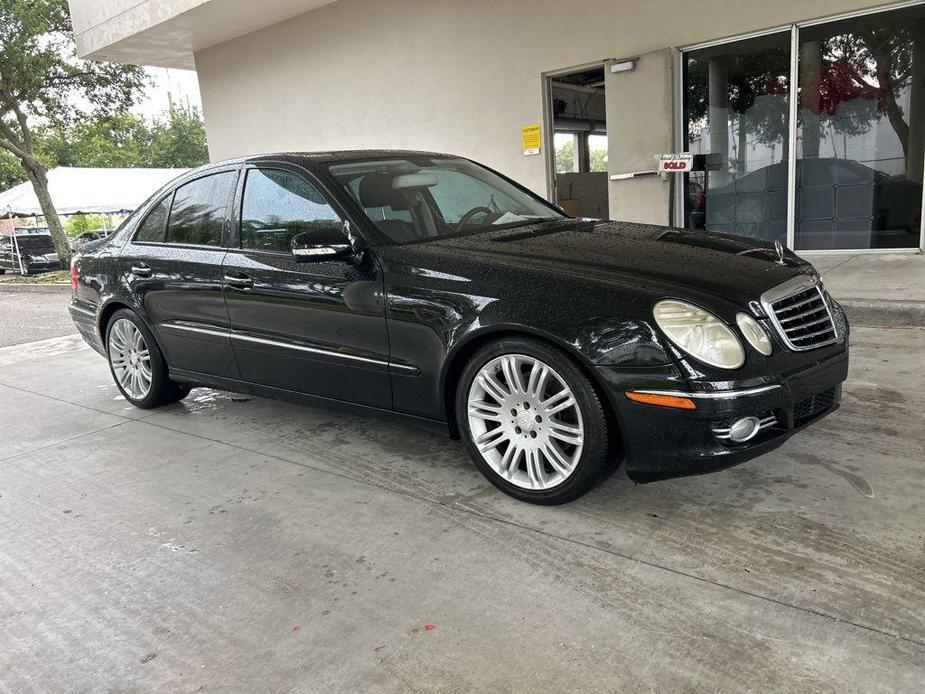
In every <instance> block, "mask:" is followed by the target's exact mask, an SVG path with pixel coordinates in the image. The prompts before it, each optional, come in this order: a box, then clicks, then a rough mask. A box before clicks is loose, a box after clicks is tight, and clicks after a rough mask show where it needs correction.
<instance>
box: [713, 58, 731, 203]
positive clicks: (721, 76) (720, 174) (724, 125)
mask: <svg viewBox="0 0 925 694" xmlns="http://www.w3.org/2000/svg"><path fill="white" fill-rule="evenodd" d="M707 66H708V75H709V79H708V82H709V87H708V99H709V109H710V110H709V114H710V115H709V118H710V121H709V123H710V153H711V154H718V155H720V157H721V159H722V164H721V165H720V168H719V170H718V171H713V172H711V176H710V177H711V179H712V181H711V183H712V185H713V186H722V185H725V184H726V183H727V182H728V181H729V158H730V157H729V155H730V152H729V59H728V58H726V57H725V56H722V57H719V58H710V61H709V62H708V64H707Z"/></svg>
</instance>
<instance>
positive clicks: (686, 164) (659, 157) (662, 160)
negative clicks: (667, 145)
mask: <svg viewBox="0 0 925 694" xmlns="http://www.w3.org/2000/svg"><path fill="white" fill-rule="evenodd" d="M693 168H694V155H693V154H691V153H690V152H675V153H670V154H656V155H655V170H656V171H658V172H659V173H686V172H688V171H690V170H691V169H693Z"/></svg>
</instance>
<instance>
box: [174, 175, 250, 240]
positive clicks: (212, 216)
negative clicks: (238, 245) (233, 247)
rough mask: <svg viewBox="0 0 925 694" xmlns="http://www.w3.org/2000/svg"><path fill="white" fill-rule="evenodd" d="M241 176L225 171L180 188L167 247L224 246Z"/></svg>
mask: <svg viewBox="0 0 925 694" xmlns="http://www.w3.org/2000/svg"><path fill="white" fill-rule="evenodd" d="M236 179H237V172H235V171H223V172H221V173H217V174H211V175H209V176H203V177H202V178H197V179H196V180H195V181H190V182H189V183H187V184H185V185H182V186H180V187H179V188H177V192H176V193H175V194H174V198H173V205H172V206H171V208H170V218H169V221H168V222H167V243H183V244H192V245H197V246H220V245H221V243H222V228H223V226H224V223H225V216H226V214H227V211H228V204H229V202H230V200H231V193H232V191H233V190H234V184H235V181H236Z"/></svg>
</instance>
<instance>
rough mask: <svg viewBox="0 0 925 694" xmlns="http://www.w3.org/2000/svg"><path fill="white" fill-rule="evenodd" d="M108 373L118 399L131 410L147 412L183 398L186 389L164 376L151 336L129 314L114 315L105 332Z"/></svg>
mask: <svg viewBox="0 0 925 694" xmlns="http://www.w3.org/2000/svg"><path fill="white" fill-rule="evenodd" d="M106 355H107V358H108V360H109V370H110V371H111V372H112V377H113V379H114V380H115V382H116V386H118V388H119V390H120V391H121V392H122V395H123V396H124V397H125V399H126V400H128V401H129V402H130V403H132V404H133V405H134V406H135V407H140V408H142V409H149V408H152V407H158V406H160V405H166V404H168V403H171V402H175V401H177V400H180V399H182V398H184V397H186V395H187V394H189V387H188V386H184V385H180V384H178V383H174V382H173V381H171V380H170V379H169V378H168V376H167V362H166V361H164V355H163V354H161V350H160V349H159V348H158V346H157V342H156V341H155V340H154V336H153V335H152V334H151V331H150V330H148V326H146V325H145V324H144V323H143V322H142V321H141V319H140V318H138V316H137V315H135V313H134V312H133V311H130V310H128V309H119V310H118V311H116V312H115V313H114V314H113V316H112V320H111V321H110V322H109V326H108V327H107V329H106Z"/></svg>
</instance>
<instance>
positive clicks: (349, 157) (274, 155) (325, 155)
mask: <svg viewBox="0 0 925 694" xmlns="http://www.w3.org/2000/svg"><path fill="white" fill-rule="evenodd" d="M455 156H458V155H454V154H445V153H441V152H426V151H420V150H412V149H345V150H331V151H326V152H268V153H266V154H252V155H249V156H245V157H235V158H234V159H223V160H221V161H214V162H209V163H208V164H204V165H203V166H200V167H197V168H195V169H192V170H191V171H188V172H187V173H186V175H184V176H183V178H184V179H188V178H189V177H190V174H197V173H200V172H204V171H209V170H211V169H214V168H219V167H222V166H229V165H233V164H249V163H256V162H271V161H276V162H279V161H288V162H291V163H295V164H304V163H307V162H310V163H313V164H333V163H339V162H351V161H363V160H366V159H402V158H415V157H455Z"/></svg>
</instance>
